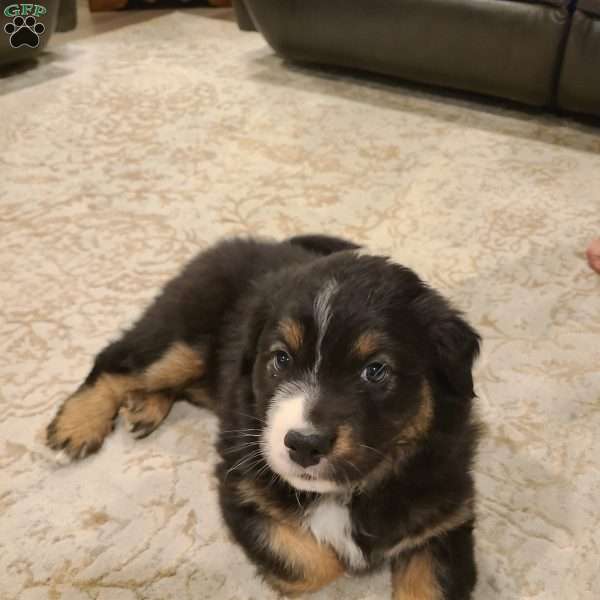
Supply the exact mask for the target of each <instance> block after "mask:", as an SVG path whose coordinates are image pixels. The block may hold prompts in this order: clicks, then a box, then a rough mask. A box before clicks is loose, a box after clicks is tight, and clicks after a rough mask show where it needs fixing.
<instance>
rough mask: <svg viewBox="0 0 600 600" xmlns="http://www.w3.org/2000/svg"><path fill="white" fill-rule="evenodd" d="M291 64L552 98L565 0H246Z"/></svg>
mask: <svg viewBox="0 0 600 600" xmlns="http://www.w3.org/2000/svg"><path fill="white" fill-rule="evenodd" d="M246 6H247V8H248V9H249V12H250V15H251V17H252V20H253V21H254V23H255V24H256V25H257V26H258V28H259V29H260V31H261V32H262V33H263V34H264V36H265V37H266V39H267V41H268V42H269V43H270V44H271V46H273V48H275V49H276V50H277V51H278V52H279V53H280V54H282V55H283V56H284V57H287V58H289V59H293V60H299V61H305V62H316V63H324V64H330V65H339V66H345V67H353V68H357V69H362V70H369V71H375V72H378V73H383V74H388V75H394V76H398V77H402V78H406V79H411V80H415V81H420V82H425V83H434V84H440V85H444V86H448V87H453V88H460V89H467V90H471V91H475V92H480V93H484V94H491V95H497V96H504V97H508V98H512V99H514V100H519V101H522V102H527V103H530V104H534V105H544V104H548V103H549V102H550V101H551V98H552V90H553V85H554V79H555V76H556V70H557V66H558V64H559V55H560V50H561V42H562V40H563V38H564V33H565V31H566V25H567V23H568V18H569V17H568V11H567V8H566V6H567V0H559V1H558V2H556V3H555V2H554V0H551V5H549V4H546V3H544V2H539V1H534V2H522V1H516V0H368V1H367V0H364V1H360V2H357V1H356V0H246Z"/></svg>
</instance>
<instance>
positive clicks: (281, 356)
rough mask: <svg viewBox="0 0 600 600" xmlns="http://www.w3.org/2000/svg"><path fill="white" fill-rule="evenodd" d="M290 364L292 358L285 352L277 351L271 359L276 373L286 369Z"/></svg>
mask: <svg viewBox="0 0 600 600" xmlns="http://www.w3.org/2000/svg"><path fill="white" fill-rule="evenodd" d="M291 363H292V357H291V356H290V355H289V354H288V353H287V352H286V351H285V350H277V352H275V356H274V357H273V366H274V367H275V369H276V370H277V371H283V370H285V369H287V368H288V367H289V366H290V364H291Z"/></svg>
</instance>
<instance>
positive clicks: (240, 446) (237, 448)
mask: <svg viewBox="0 0 600 600" xmlns="http://www.w3.org/2000/svg"><path fill="white" fill-rule="evenodd" d="M257 444H258V442H246V443H245V444H238V445H237V446H232V447H231V448H227V449H226V450H223V454H230V453H231V452H239V451H240V450H243V449H244V448H252V446H256V445H257Z"/></svg>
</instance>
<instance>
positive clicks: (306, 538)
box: [266, 522, 344, 595]
mask: <svg viewBox="0 0 600 600" xmlns="http://www.w3.org/2000/svg"><path fill="white" fill-rule="evenodd" d="M266 543H267V545H268V547H269V549H270V550H271V552H273V553H274V554H275V555H277V556H278V557H279V558H280V559H281V560H282V561H283V562H284V563H285V564H286V565H287V566H288V567H289V568H290V570H291V571H292V572H295V573H298V579H297V580H295V581H284V580H281V579H279V578H274V577H273V578H267V581H268V582H269V583H270V584H271V585H272V586H273V587H274V588H275V589H277V590H278V591H280V592H281V593H283V594H287V595H291V594H301V593H305V592H316V591H317V590H319V589H321V588H322V587H324V586H326V585H327V584H329V583H331V582H332V581H334V580H335V579H337V578H338V577H339V576H340V575H342V574H343V572H344V568H343V566H342V564H341V563H340V561H339V560H338V558H337V556H336V554H335V552H334V551H333V550H332V549H331V548H330V547H329V546H327V545H324V544H319V542H317V540H316V539H315V537H314V536H313V535H312V534H311V533H310V532H308V531H306V530H304V529H303V528H302V527H300V526H296V527H294V526H290V525H288V524H282V523H275V522H274V523H272V524H271V525H270V526H269V529H268V533H267V535H266Z"/></svg>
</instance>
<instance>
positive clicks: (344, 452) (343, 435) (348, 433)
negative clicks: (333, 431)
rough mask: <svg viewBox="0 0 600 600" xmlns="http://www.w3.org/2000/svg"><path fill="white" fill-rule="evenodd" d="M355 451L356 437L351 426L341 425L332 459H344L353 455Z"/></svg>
mask: <svg viewBox="0 0 600 600" xmlns="http://www.w3.org/2000/svg"><path fill="white" fill-rule="evenodd" d="M354 450H355V444H354V436H353V434H352V427H350V425H340V426H339V427H338V430H337V437H336V440H335V445H334V446H333V451H332V453H331V454H332V457H333V458H335V457H342V458H343V457H344V456H348V455H350V454H352V453H353V452H354Z"/></svg>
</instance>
